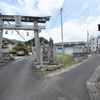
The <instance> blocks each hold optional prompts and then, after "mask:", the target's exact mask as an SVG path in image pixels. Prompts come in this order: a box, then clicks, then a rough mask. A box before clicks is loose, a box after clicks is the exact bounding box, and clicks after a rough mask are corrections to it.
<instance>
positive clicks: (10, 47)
mask: <svg viewBox="0 0 100 100" xmlns="http://www.w3.org/2000/svg"><path fill="white" fill-rule="evenodd" d="M13 47H14V45H13V44H10V43H9V44H8V51H12V50H13Z"/></svg>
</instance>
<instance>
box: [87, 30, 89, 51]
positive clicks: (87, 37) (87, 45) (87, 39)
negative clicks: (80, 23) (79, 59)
mask: <svg viewBox="0 0 100 100" xmlns="http://www.w3.org/2000/svg"><path fill="white" fill-rule="evenodd" d="M87 53H89V31H88V30H87Z"/></svg>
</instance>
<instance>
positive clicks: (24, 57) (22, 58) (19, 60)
mask: <svg viewBox="0 0 100 100" xmlns="http://www.w3.org/2000/svg"><path fill="white" fill-rule="evenodd" d="M26 58H27V57H24V58H20V59H18V60H16V61H14V62H18V61H21V60H23V59H26Z"/></svg>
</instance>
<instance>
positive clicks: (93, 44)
mask: <svg viewBox="0 0 100 100" xmlns="http://www.w3.org/2000/svg"><path fill="white" fill-rule="evenodd" d="M97 48H98V37H91V38H90V40H89V50H90V51H97Z"/></svg>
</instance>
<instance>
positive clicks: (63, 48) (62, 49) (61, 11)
mask: <svg viewBox="0 0 100 100" xmlns="http://www.w3.org/2000/svg"><path fill="white" fill-rule="evenodd" d="M62 10H63V8H61V9H60V12H61V37H62V63H63V64H64V43H63V23H62Z"/></svg>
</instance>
